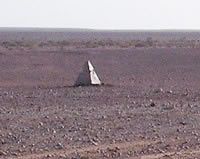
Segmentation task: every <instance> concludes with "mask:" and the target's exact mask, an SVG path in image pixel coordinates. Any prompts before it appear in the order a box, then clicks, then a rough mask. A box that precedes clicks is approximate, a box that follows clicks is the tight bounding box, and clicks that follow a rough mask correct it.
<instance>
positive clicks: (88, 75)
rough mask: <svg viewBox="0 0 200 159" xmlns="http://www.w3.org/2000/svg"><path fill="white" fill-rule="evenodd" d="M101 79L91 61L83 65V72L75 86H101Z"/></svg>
mask: <svg viewBox="0 0 200 159" xmlns="http://www.w3.org/2000/svg"><path fill="white" fill-rule="evenodd" d="M101 84H102V82H101V81H100V79H99V77H98V76H97V74H96V72H95V69H94V67H93V66H92V64H91V62H90V61H87V62H86V63H85V64H84V65H83V70H82V72H81V73H80V74H79V76H78V78H77V80H76V82H75V84H74V85H75V86H89V85H101Z"/></svg>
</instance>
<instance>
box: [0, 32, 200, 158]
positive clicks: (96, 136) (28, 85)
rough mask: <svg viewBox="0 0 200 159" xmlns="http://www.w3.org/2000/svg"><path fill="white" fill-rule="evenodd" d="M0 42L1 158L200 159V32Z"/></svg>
mask: <svg viewBox="0 0 200 159" xmlns="http://www.w3.org/2000/svg"><path fill="white" fill-rule="evenodd" d="M111 34H112V36H110V38H109V35H111ZM165 34H166V35H168V36H166V37H167V38H166V39H164V38H165V37H163V35H165ZM0 35H1V36H0V158H2V159H101V158H119V159H126V158H131V159H161V158H164V159H172V158H180V159H193V158H200V47H199V46H200V45H199V40H198V39H197V38H196V36H197V35H199V33H177V34H176V33H175V32H173V33H162V34H161V33H148V34H147V35H146V34H144V33H143V34H142V33H137V36H136V37H134V35H136V33H133V34H132V37H134V38H138V37H142V38H138V39H131V38H130V39H126V38H127V36H126V35H127V33H124V34H123V33H121V35H120V33H109V34H108V33H104V34H103V33H101V32H100V33H92V32H87V36H86V35H85V34H80V33H77V32H73V33H70V34H69V33H66V34H63V35H62V34H61V33H60V32H58V31H57V32H56V33H50V32H42V33H41V37H40V33H37V34H34V32H30V30H28V31H25V32H20V31H13V32H12V31H9V32H8V31H1V32H0ZM61 35H62V36H61ZM78 35H79V38H78ZM159 35H160V36H159ZM170 35H171V36H170ZM176 35H177V36H176ZM60 36H61V37H60ZM107 36H108V37H107ZM149 36H151V38H149ZM52 37H54V38H52ZM69 37H70V38H69ZM90 37H91V39H90ZM98 37H100V38H99V39H98ZM102 37H104V38H102ZM112 37H113V39H112ZM123 37H124V38H125V37H126V38H125V39H123ZM157 37H159V38H158V39H157ZM174 37H178V38H177V39H175V38H174ZM187 37H189V38H188V39H187ZM31 38H32V40H31ZM88 38H89V39H88ZM108 38H109V39H108ZM120 38H122V39H120ZM161 38H162V39H161ZM169 38H170V39H171V40H169ZM44 39H48V40H44ZM83 39H86V40H85V41H84V40H83ZM82 40H83V41H82ZM87 60H90V61H91V62H92V64H93V65H94V67H95V69H96V72H97V74H98V76H99V77H100V79H101V80H102V82H103V83H104V85H103V86H99V87H97V86H87V87H74V86H73V85H74V82H75V80H76V78H77V77H78V75H79V73H80V72H81V69H82V66H83V64H84V63H85V62H86V61H87Z"/></svg>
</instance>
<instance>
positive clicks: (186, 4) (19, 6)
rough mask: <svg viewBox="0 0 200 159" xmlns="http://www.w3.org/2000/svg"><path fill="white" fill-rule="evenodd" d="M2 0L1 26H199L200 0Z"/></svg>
mask: <svg viewBox="0 0 200 159" xmlns="http://www.w3.org/2000/svg"><path fill="white" fill-rule="evenodd" d="M0 2H1V3H0V27H62V28H94V29H200V20H199V19H200V0H0Z"/></svg>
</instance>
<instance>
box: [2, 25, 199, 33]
mask: <svg viewBox="0 0 200 159" xmlns="http://www.w3.org/2000/svg"><path fill="white" fill-rule="evenodd" d="M5 29H16V30H23V29H25V30H34V29H35V30H75V31H76V30H77V31H96V32H98V31H106V32H107V31H108V32H109V31H111V32H120V31H123V32H134V31H141V32H146V31H150V32H170V31H172V32H199V31H200V29H172V28H171V29H170V28H169V29H168V28H166V29H144V28H142V29H99V28H78V27H74V28H70V27H69V28H66V27H15V26H14V27H10V26H8V27H0V30H5Z"/></svg>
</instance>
